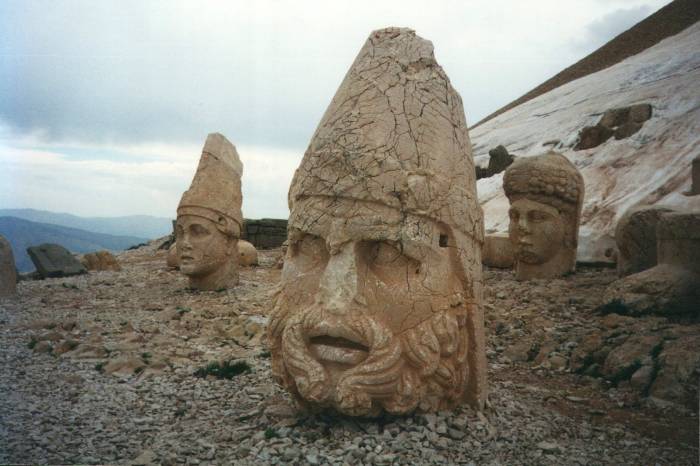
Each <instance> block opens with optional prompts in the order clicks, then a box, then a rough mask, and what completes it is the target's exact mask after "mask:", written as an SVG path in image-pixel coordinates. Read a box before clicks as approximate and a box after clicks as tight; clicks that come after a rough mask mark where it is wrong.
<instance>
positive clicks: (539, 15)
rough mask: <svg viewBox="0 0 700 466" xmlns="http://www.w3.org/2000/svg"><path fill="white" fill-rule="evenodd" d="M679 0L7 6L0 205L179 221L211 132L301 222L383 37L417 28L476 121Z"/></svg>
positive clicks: (250, 204)
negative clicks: (336, 105) (359, 63)
mask: <svg viewBox="0 0 700 466" xmlns="http://www.w3.org/2000/svg"><path fill="white" fill-rule="evenodd" d="M667 3H669V1H668V0H569V1H557V0H551V1H550V0H546V1H537V0H533V1H529V2H524V1H521V0H484V1H482V0H474V1H440V0H433V1H426V0H423V1H406V0H403V1H377V0H373V1H361V0H353V1H301V0H296V1H255V2H253V1H250V2H244V1H240V2H234V1H226V2H224V1H221V2H215V1H201V0H199V1H194V0H193V1H174V0H162V1H148V0H138V1H126V0H119V1H117V0H114V1H109V0H102V1H92V0H86V1H77V0H44V1H30V0H17V1H12V0H2V1H1V2H0V31H1V32H0V208H23V207H28V208H35V209H42V210H52V211H56V212H68V213H73V214H76V215H84V216H118V215H131V214H148V215H157V216H164V217H174V215H175V209H176V207H177V203H178V202H179V199H180V196H181V194H182V192H183V191H184V190H186V189H187V187H188V186H189V183H190V181H191V179H192V175H193V174H194V169H195V168H196V165H197V162H198V160H199V155H200V153H201V147H202V145H203V143H204V140H205V139H206V135H207V133H210V132H215V131H218V132H221V133H223V134H224V135H225V136H226V137H227V138H228V139H229V140H231V141H232V142H233V143H234V144H235V145H236V146H237V148H238V152H239V154H240V155H241V159H242V160H243V164H244V176H243V196H244V201H243V213H244V215H245V216H246V217H248V218H260V217H277V218H286V216H287V213H288V212H287V190H288V187H289V183H290V181H291V177H292V174H293V172H294V169H295V168H296V167H297V165H298V164H299V161H300V160H301V157H302V155H303V153H304V150H305V149H306V146H307V145H308V142H309V138H310V137H311V135H312V133H313V131H314V129H315V128H316V125H317V124H318V122H319V120H320V118H321V116H322V114H323V112H324V110H325V109H326V106H327V105H328V104H329V103H330V100H331V98H332V97H333V94H334V93H335V91H336V89H337V88H338V86H339V84H340V82H341V81H342V79H343V76H344V75H345V73H346V72H347V70H348V67H349V66H350V64H351V63H352V61H353V59H354V58H355V56H356V55H357V53H358V52H359V50H360V48H361V46H362V44H363V43H364V41H365V39H366V38H367V36H368V35H369V33H370V31H372V30H374V29H378V28H382V27H386V26H405V27H411V28H413V29H415V30H416V32H417V33H418V34H419V35H420V36H422V37H424V38H426V39H429V40H431V41H432V42H433V45H434V47H435V55H436V58H437V60H438V62H439V63H440V64H441V65H442V66H443V68H444V69H445V71H446V72H447V74H448V76H449V77H450V79H451V81H452V84H453V86H454V87H455V88H456V89H457V91H458V92H459V93H460V94H461V95H462V99H463V102H464V107H465V113H466V117H467V122H468V123H469V124H473V123H476V122H477V121H478V120H480V119H481V118H483V117H484V116H486V115H488V114H489V113H491V112H493V111H494V110H497V109H498V108H500V107H502V106H503V105H505V104H507V103H509V102H510V101H512V100H514V99H515V98H517V97H519V96H520V95H522V94H524V93H525V92H527V91H528V90H530V89H532V88H533V87H535V86H536V85H538V84H540V83H541V82H543V81H545V80H546V79H547V78H549V77H551V76H553V75H554V74H556V73H557V72H559V71H561V70H562V69H563V68H565V67H567V66H569V65H571V64H572V63H574V62H576V61H578V60H579V59H580V58H582V57H584V56H585V55H587V54H589V53H590V52H592V51H593V50H595V49H596V48H598V47H599V46H601V45H602V44H604V43H605V42H606V41H608V40H610V39H611V38H613V37H614V36H615V35H617V34H619V33H620V32H622V31H624V30H626V29H627V28H629V27H630V26H632V25H633V24H635V23H637V22H638V21H640V20H641V19H643V18H644V17H646V16H648V15H650V14H652V13H653V12H654V11H656V10H658V9H659V8H661V7H662V6H664V5H665V4H667Z"/></svg>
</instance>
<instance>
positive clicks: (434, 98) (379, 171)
mask: <svg viewBox="0 0 700 466" xmlns="http://www.w3.org/2000/svg"><path fill="white" fill-rule="evenodd" d="M475 191H476V190H475V174H474V165H473V161H472V157H471V143H470V141H469V136H468V132H467V126H466V123H465V118H464V110H463V108H462V102H461V99H460V97H459V95H458V94H457V92H456V91H455V90H454V89H453V88H452V86H451V85H450V81H449V79H448V78H447V76H446V75H445V72H444V71H443V69H442V68H441V67H440V65H438V63H437V62H436V61H435V57H434V55H433V47H432V44H431V43H430V42H428V41H427V40H424V39H422V38H420V37H418V36H416V34H415V33H414V32H413V31H412V30H409V29H399V28H388V29H383V30H379V31H375V32H373V33H372V34H371V35H370V37H369V39H368V40H367V42H366V43H365V45H364V47H363V48H362V50H361V51H360V54H359V55H358V57H357V58H356V59H355V62H354V63H353V65H352V67H351V69H350V71H349V72H348V74H347V75H346V77H345V79H344V81H343V82H342V84H341V85H340V88H339V89H338V91H337V93H336V95H335V97H334V98H333V101H332V102H331V104H330V106H329V107H328V109H327V110H326V113H325V115H324V116H323V119H322V120H321V123H320V124H319V126H318V129H317V130H316V133H315V134H314V136H313V138H312V140H311V143H310V145H309V148H308V149H307V151H306V153H305V155H304V158H303V160H302V162H301V165H300V167H299V168H298V169H297V171H296V173H295V176H294V179H293V181H292V185H291V187H290V191H289V206H290V211H291V214H290V218H289V224H288V233H289V240H288V241H289V247H288V250H287V254H286V257H285V262H284V268H283V271H282V278H281V287H280V291H279V294H278V295H277V298H276V301H275V306H274V309H273V313H272V317H271V321H270V326H269V335H268V336H269V339H270V346H271V353H272V364H273V367H272V369H273V374H274V376H275V377H276V379H277V380H278V381H280V382H281V383H282V385H283V386H284V387H286V388H287V389H288V390H289V391H290V392H291V393H292V394H293V395H294V396H295V397H296V399H297V400H298V401H300V402H301V403H302V404H303V405H306V406H308V407H315V408H332V409H335V410H337V411H340V412H342V413H345V414H348V415H357V416H373V415H377V414H379V413H381V412H382V411H387V412H390V413H406V412H409V411H413V410H416V409H417V410H421V411H434V410H440V409H445V408H449V407H451V406H454V405H455V404H457V403H460V402H469V403H471V404H473V405H476V406H479V405H481V403H483V401H484V398H485V395H486V372H485V350H484V334H483V315H482V313H481V307H480V300H481V244H482V242H483V221H482V214H481V209H480V208H479V205H478V202H477V197H476V192H475Z"/></svg>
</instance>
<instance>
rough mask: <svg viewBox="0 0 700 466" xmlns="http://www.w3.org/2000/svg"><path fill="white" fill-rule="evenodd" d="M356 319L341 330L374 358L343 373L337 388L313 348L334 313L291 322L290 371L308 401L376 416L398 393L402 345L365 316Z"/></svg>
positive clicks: (287, 334) (286, 342) (285, 342)
mask: <svg viewBox="0 0 700 466" xmlns="http://www.w3.org/2000/svg"><path fill="white" fill-rule="evenodd" d="M351 315H352V318H344V319H342V323H341V325H343V328H344V329H346V331H348V332H351V333H353V334H354V335H356V336H357V337H358V338H359V339H361V341H363V342H366V344H367V347H368V349H369V351H368V356H367V358H366V359H365V360H364V361H362V363H360V364H358V365H357V366H355V367H352V368H350V369H348V370H347V371H345V372H343V374H342V375H341V376H340V378H339V379H338V381H337V383H336V385H335V386H333V384H332V383H330V375H329V374H328V372H327V370H326V369H325V368H324V367H323V365H322V364H321V363H320V362H319V361H318V360H316V358H315V357H314V356H313V355H312V354H311V352H310V350H309V345H308V335H309V334H311V333H312V332H313V331H314V330H315V329H317V328H318V326H319V325H321V324H322V322H323V321H325V320H326V319H329V315H328V313H327V312H325V311H323V310H321V309H318V308H311V309H308V310H306V311H304V312H302V313H300V314H298V315H296V316H294V317H292V318H291V319H289V321H288V322H287V325H286V326H285V328H284V330H283V331H282V345H281V346H282V347H281V350H282V357H283V360H284V366H285V368H286V370H287V371H288V372H289V374H290V375H291V378H292V379H293V381H294V384H295V388H296V390H297V391H298V393H299V395H300V396H301V397H302V398H303V399H304V400H306V401H308V402H312V403H314V404H317V405H319V406H321V407H334V408H336V409H337V410H338V411H340V412H342V413H344V414H348V415H350V416H374V415H377V414H379V412H380V411H381V407H382V406H384V405H385V401H389V400H390V399H391V398H393V397H394V396H395V394H396V392H397V389H396V388H397V385H398V384H399V382H400V380H401V373H402V365H403V360H402V358H401V343H400V340H399V339H398V338H396V337H395V336H394V335H393V334H392V332H391V330H389V329H388V328H387V327H386V326H384V325H381V324H380V323H379V322H377V321H375V320H374V319H371V318H368V317H365V316H364V315H363V314H362V312H353V313H351ZM331 320H335V319H332V318H331ZM375 401H379V402H380V405H378V404H376V403H375ZM385 408H386V406H385Z"/></svg>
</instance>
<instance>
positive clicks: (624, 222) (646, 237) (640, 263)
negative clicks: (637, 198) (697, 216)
mask: <svg viewBox="0 0 700 466" xmlns="http://www.w3.org/2000/svg"><path fill="white" fill-rule="evenodd" d="M669 212H671V209H668V208H666V207H662V206H646V205H641V206H636V207H632V208H631V209H629V210H627V212H625V214H624V215H623V216H622V217H621V218H620V220H619V222H618V223H617V227H616V228H615V241H616V242H617V249H618V255H617V274H618V275H619V276H620V277H624V276H627V275H631V274H633V273H637V272H641V271H643V270H646V269H649V268H651V267H654V266H655V265H656V225H657V224H658V222H659V219H660V218H661V216H662V215H663V214H665V213H669Z"/></svg>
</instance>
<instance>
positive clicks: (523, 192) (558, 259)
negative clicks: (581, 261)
mask: <svg viewBox="0 0 700 466" xmlns="http://www.w3.org/2000/svg"><path fill="white" fill-rule="evenodd" d="M503 189H504V191H505V193H506V196H507V197H508V200H509V201H510V210H509V216H510V224H509V227H508V234H509V237H510V241H511V243H512V245H513V250H514V256H515V274H516V278H518V279H520V280H527V279H532V278H553V277H558V276H561V275H563V274H565V273H568V272H572V271H574V269H575V266H576V246H577V244H578V226H579V222H580V217H581V209H582V207H583V195H584V185H583V177H582V176H581V174H580V173H579V171H578V170H577V169H576V167H575V166H574V165H573V164H572V163H571V162H569V161H568V160H567V159H566V157H564V156H563V155H561V154H557V153H554V152H550V153H548V154H543V155H538V156H534V157H527V158H521V159H518V160H516V161H515V162H514V163H513V164H512V165H511V166H510V167H509V168H508V169H507V170H506V173H505V175H504V177H503Z"/></svg>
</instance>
